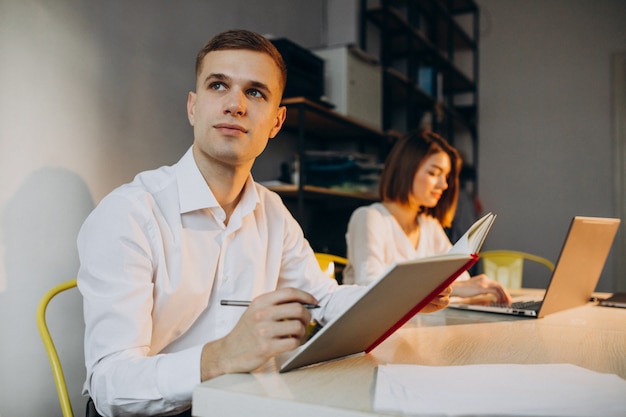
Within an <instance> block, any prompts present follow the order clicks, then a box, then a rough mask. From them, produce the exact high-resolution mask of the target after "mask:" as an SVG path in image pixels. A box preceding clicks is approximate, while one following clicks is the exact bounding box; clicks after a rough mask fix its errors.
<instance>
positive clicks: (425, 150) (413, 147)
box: [378, 129, 462, 227]
mask: <svg viewBox="0 0 626 417" xmlns="http://www.w3.org/2000/svg"><path fill="white" fill-rule="evenodd" d="M439 152H445V153H446V154H447V155H448V156H449V157H450V167H451V169H450V174H449V176H448V188H447V189H446V190H445V191H444V192H443V194H442V196H441V199H440V200H439V202H438V203H437V205H436V206H435V207H426V208H423V209H422V213H426V214H429V215H431V216H433V217H434V218H436V219H437V220H439V222H440V223H441V225H442V226H443V227H450V226H451V225H452V220H453V219H454V213H455V211H456V205H457V201H458V198H459V174H460V172H461V164H462V161H461V157H460V156H459V153H458V152H457V150H456V149H455V148H454V147H452V146H451V145H450V144H449V143H448V142H447V141H446V140H445V139H444V138H442V137H441V136H439V135H438V134H437V133H434V132H432V131H429V130H424V129H419V130H415V131H412V132H409V133H408V134H407V135H406V136H404V137H403V138H402V139H399V140H398V142H397V143H396V144H395V145H394V146H393V148H392V149H391V152H389V155H388V156H387V159H386V161H385V166H384V168H383V170H382V173H381V175H380V182H379V184H378V192H379V194H380V198H381V199H382V200H383V201H385V200H387V201H395V202H399V203H402V204H406V203H408V202H409V195H410V194H411V191H412V189H413V180H414V178H415V174H416V173H417V170H418V169H419V168H420V166H421V164H422V162H423V161H424V160H425V159H426V158H427V157H428V156H430V155H433V154H435V153H439Z"/></svg>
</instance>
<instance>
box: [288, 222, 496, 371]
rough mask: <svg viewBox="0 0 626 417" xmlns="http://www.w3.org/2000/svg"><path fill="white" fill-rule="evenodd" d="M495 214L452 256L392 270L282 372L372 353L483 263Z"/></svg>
mask: <svg viewBox="0 0 626 417" xmlns="http://www.w3.org/2000/svg"><path fill="white" fill-rule="evenodd" d="M494 220H495V215H494V214H491V213H489V214H487V215H485V216H483V217H482V218H481V219H479V220H477V221H476V222H475V223H474V224H473V225H472V226H471V227H470V228H469V229H468V230H467V232H466V233H465V234H464V235H463V236H462V237H461V238H460V239H459V241H458V242H456V244H455V245H454V247H453V250H451V251H450V252H449V253H447V254H443V255H438V256H431V257H427V258H422V259H417V260H413V261H406V262H399V263H396V264H393V265H390V266H389V267H388V268H387V269H386V271H385V272H384V273H383V274H381V276H380V277H379V278H378V279H376V280H375V281H373V282H372V283H370V285H369V286H368V287H367V288H366V290H365V292H364V293H363V294H362V295H361V296H360V297H359V298H358V299H357V300H356V301H355V302H354V303H353V304H352V305H351V306H349V307H347V308H346V310H345V311H344V312H343V313H342V314H340V315H339V316H337V317H335V318H334V319H333V320H331V321H330V322H328V323H327V324H326V325H325V326H323V327H322V328H321V329H319V330H318V331H316V332H315V334H314V335H313V336H311V338H310V339H309V340H308V341H307V342H306V343H304V344H303V345H301V346H300V347H298V348H297V349H295V350H293V351H290V352H286V353H283V354H281V355H278V356H277V357H276V365H277V366H278V370H279V371H280V372H286V371H289V370H292V369H296V368H300V367H302V366H307V365H312V364H315V363H319V362H324V361H328V360H332V359H337V358H341V357H346V356H350V355H354V354H360V353H363V352H365V353H367V352H369V351H371V350H373V349H374V348H375V347H376V346H378V345H379V344H380V343H382V342H383V341H384V340H385V339H386V338H387V337H389V336H390V335H391V334H392V333H394V332H395V331H396V330H397V329H398V328H399V327H400V326H402V325H403V324H404V323H406V322H407V321H408V320H409V319H410V318H411V317H413V316H414V315H415V314H417V313H418V312H419V311H420V310H421V309H422V308H424V307H425V306H426V305H427V304H428V303H430V301H431V300H433V299H434V298H435V297H436V296H438V295H439V294H440V293H441V292H442V291H443V290H444V289H445V288H446V287H448V286H449V285H450V284H452V282H453V281H454V280H455V279H456V278H457V277H458V276H459V275H461V273H463V272H464V271H466V270H467V269H469V268H470V267H471V266H472V265H474V263H475V262H476V261H477V260H478V256H477V255H476V253H477V252H478V251H479V250H480V247H481V246H482V244H483V242H484V240H485V237H486V236H487V233H488V232H489V230H490V229H491V225H492V224H493V222H494Z"/></svg>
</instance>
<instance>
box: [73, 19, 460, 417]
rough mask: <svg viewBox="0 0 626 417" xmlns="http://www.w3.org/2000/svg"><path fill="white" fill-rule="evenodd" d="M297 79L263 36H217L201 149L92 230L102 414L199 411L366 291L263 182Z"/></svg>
mask: <svg viewBox="0 0 626 417" xmlns="http://www.w3.org/2000/svg"><path fill="white" fill-rule="evenodd" d="M285 82H286V69H285V65H284V62H283V60H282V57H281V56H280V54H279V53H278V51H277V50H276V49H275V48H274V46H273V44H272V43H271V42H269V41H268V40H267V39H265V38H264V37H262V36H260V35H258V34H256V33H253V32H249V31H244V30H235V31H227V32H224V33H221V34H219V35H217V36H215V37H214V38H213V39H211V40H210V41H209V42H208V43H207V44H206V45H205V46H204V48H203V49H202V50H201V51H200V52H199V54H198V56H197V59H196V91H195V92H190V93H189V96H188V100H187V114H188V118H189V122H190V123H191V125H192V126H193V132H194V141H193V146H192V147H191V148H190V149H189V150H188V151H187V153H186V154H185V155H184V156H183V157H182V158H181V160H180V161H179V162H178V163H176V164H175V165H173V166H170V167H162V168H160V169H157V170H154V171H148V172H144V173H141V174H139V175H138V176H137V177H136V178H135V179H134V181H133V182H132V183H130V184H126V185H123V186H122V187H120V188H118V189H116V190H114V191H113V192H112V193H111V194H109V195H108V196H107V197H105V198H104V199H103V200H102V202H101V203H100V204H99V205H98V207H97V208H96V209H95V210H94V212H93V213H92V214H91V215H90V216H89V217H88V219H87V220H86V222H85V224H84V225H83V227H82V229H81V231H80V234H79V237H78V247H79V255H80V261H81V267H80V271H79V274H78V286H79V289H80V291H81V293H82V295H83V297H84V314H85V323H86V330H85V363H86V368H87V380H86V382H85V387H84V393H85V394H88V395H89V396H90V398H91V399H93V403H92V402H90V404H89V406H90V407H92V408H93V406H94V404H95V408H96V409H97V411H98V413H100V414H101V415H103V416H113V415H144V416H147V415H176V413H181V412H183V413H187V414H181V415H190V413H189V411H188V410H189V408H190V407H191V395H192V391H193V388H194V387H195V386H196V385H197V384H199V383H200V382H202V381H205V380H207V379H210V378H214V377H216V376H219V375H222V374H225V373H231V372H250V371H253V370H254V369H257V368H258V367H259V366H261V365H263V364H264V363H266V362H267V361H268V360H269V359H271V358H273V357H274V356H276V355H277V354H279V353H282V352H286V351H289V350H292V349H294V348H296V347H297V346H298V345H300V344H301V343H302V341H303V339H304V335H305V329H306V326H307V325H308V323H310V321H311V313H310V312H309V310H307V309H306V308H305V307H304V306H303V304H316V303H319V304H320V305H321V306H322V308H320V309H319V310H320V311H319V313H317V314H318V317H317V318H318V319H319V320H321V321H322V322H323V321H326V320H328V319H330V318H332V317H333V316H335V315H336V314H339V313H340V312H341V311H342V310H343V309H344V308H345V306H346V305H349V304H350V303H351V302H352V300H353V299H354V297H356V296H358V294H360V293H361V291H363V290H362V289H360V288H358V287H350V286H345V287H340V286H338V285H337V283H336V282H335V281H334V280H331V279H329V278H327V277H326V276H325V275H324V274H323V273H322V272H321V270H320V268H319V266H318V264H317V261H316V260H315V257H314V254H313V251H312V249H311V248H310V246H309V244H308V242H307V241H306V240H305V239H304V236H303V234H302V229H301V228H300V227H299V225H298V224H297V222H296V221H295V220H294V219H293V217H292V216H291V215H290V214H289V212H288V210H287V209H286V208H285V206H284V205H283V203H282V201H281V200H280V198H279V197H278V196H277V195H276V194H275V193H272V192H270V191H269V190H267V189H265V188H264V187H262V186H260V185H258V184H256V183H255V182H254V181H253V180H252V177H251V175H250V170H251V168H252V165H253V163H254V161H255V159H256V157H257V156H259V154H260V153H261V152H262V151H263V150H264V149H265V146H266V145H267V142H268V140H269V139H270V138H273V137H275V136H276V134H277V133H278V132H279V130H280V128H281V126H282V124H283V122H284V120H285V115H286V109H285V107H282V106H281V105H280V102H281V98H282V93H283V90H284V87H285ZM222 299H237V300H252V302H251V304H250V306H249V307H247V308H241V307H229V306H222V305H220V300H222ZM448 301H449V300H448V295H447V293H445V294H442V295H441V296H440V297H439V299H438V300H437V301H436V302H433V304H431V306H429V311H434V310H436V309H439V308H443V307H445V306H446V305H447V303H448ZM186 410H187V411H186ZM93 411H95V410H93Z"/></svg>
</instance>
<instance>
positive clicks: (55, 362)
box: [37, 279, 76, 417]
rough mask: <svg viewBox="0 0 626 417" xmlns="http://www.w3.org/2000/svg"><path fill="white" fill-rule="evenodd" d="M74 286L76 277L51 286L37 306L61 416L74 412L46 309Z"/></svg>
mask: <svg viewBox="0 0 626 417" xmlns="http://www.w3.org/2000/svg"><path fill="white" fill-rule="evenodd" d="M75 287H76V279H71V280H69V281H66V282H63V283H61V284H59V285H57V286H55V287H53V288H52V289H50V290H49V291H48V292H47V293H46V294H45V295H44V296H43V297H42V298H41V301H39V306H38V307H37V328H38V329H39V335H40V336H41V341H42V342H43V345H44V348H45V349H46V353H47V354H48V360H49V361H50V367H51V368H52V376H53V378H54V384H55V385H56V390H57V394H58V396H59V403H60V405H61V411H62V412H63V417H74V412H73V411H72V404H71V402H70V397H69V395H68V392H67V385H66V382H65V375H64V374H63V367H62V366H61V360H60V359H59V355H58V353H57V350H56V347H55V345H54V341H53V340H52V336H51V335H50V330H49V329H48V324H47V322H46V309H47V308H48V304H49V303H50V301H51V300H52V299H53V298H54V297H55V296H57V295H58V294H60V293H62V292H63V291H66V290H69V289H72V288H75Z"/></svg>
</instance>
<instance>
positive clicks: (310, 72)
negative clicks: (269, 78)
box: [271, 38, 324, 102]
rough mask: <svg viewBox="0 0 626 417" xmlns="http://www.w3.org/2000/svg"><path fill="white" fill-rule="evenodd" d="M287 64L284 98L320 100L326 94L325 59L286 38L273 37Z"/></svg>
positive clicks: (273, 41)
mask: <svg viewBox="0 0 626 417" xmlns="http://www.w3.org/2000/svg"><path fill="white" fill-rule="evenodd" d="M271 41H272V43H273V44H274V46H276V49H278V52H280V53H281V55H282V56H283V60H284V61H285V65H286V66H287V85H286V86H285V93H284V94H283V98H289V97H306V98H308V99H310V100H314V101H317V102H320V101H321V99H322V96H323V95H324V60H323V59H322V58H320V57H318V56H317V55H315V54H314V53H313V52H311V51H310V50H308V49H306V48H304V47H302V46H300V45H298V44H297V43H295V42H293V41H291V40H289V39H286V38H277V39H271Z"/></svg>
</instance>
